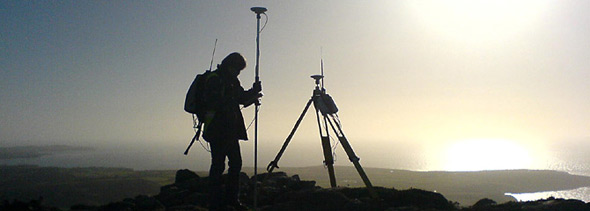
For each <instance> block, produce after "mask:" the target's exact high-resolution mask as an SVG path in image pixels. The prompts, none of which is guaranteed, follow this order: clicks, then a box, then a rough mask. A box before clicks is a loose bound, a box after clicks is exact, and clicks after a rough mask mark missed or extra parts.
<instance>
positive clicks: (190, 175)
mask: <svg viewBox="0 0 590 211" xmlns="http://www.w3.org/2000/svg"><path fill="white" fill-rule="evenodd" d="M191 179H196V180H198V179H199V175H197V174H196V173H195V172H193V171H191V170H188V169H181V170H178V171H177V172H176V177H175V179H174V183H175V184H178V183H182V182H184V181H187V180H191Z"/></svg>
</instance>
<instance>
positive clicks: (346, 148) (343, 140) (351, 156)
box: [327, 118, 378, 198]
mask: <svg viewBox="0 0 590 211" xmlns="http://www.w3.org/2000/svg"><path fill="white" fill-rule="evenodd" d="M327 120H328V122H329V123H330V126H332V129H333V130H334V132H335V133H336V134H339V135H338V140H339V141H340V143H341V144H342V148H344V151H345V152H346V154H347V155H348V159H349V160H350V162H352V163H353V164H354V167H355V168H356V171H357V172H358V173H359V175H360V176H361V179H362V180H363V182H364V183H365V186H367V189H368V190H369V194H370V195H371V197H373V198H378V196H377V193H376V192H375V190H373V185H372V184H371V181H370V180H369V177H367V174H366V173H365V170H363V167H362V166H361V163H359V161H360V160H361V159H360V158H359V157H357V156H356V154H355V153H354V150H352V146H350V143H349V142H348V140H347V139H346V136H344V132H343V131H342V128H341V127H340V125H339V124H338V123H336V122H335V123H332V120H331V119H330V118H327ZM334 124H336V127H337V128H338V130H336V127H334Z"/></svg>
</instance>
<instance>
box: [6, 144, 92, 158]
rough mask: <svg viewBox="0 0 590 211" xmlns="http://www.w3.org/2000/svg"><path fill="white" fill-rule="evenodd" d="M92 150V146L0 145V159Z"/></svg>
mask: <svg viewBox="0 0 590 211" xmlns="http://www.w3.org/2000/svg"><path fill="white" fill-rule="evenodd" d="M90 150H93V149H92V148H90V147H76V146H67V145H49V146H16V147H0V160H10V159H19V158H38V157H42V156H48V155H53V154H57V153H64V152H73V151H90Z"/></svg>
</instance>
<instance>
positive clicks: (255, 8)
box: [250, 7, 267, 14]
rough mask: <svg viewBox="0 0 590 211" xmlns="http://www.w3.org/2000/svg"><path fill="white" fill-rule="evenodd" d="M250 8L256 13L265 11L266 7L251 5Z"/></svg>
mask: <svg viewBox="0 0 590 211" xmlns="http://www.w3.org/2000/svg"><path fill="white" fill-rule="evenodd" d="M250 10H252V12H254V13H256V14H260V13H265V12H266V11H267V9H266V8H264V7H252V8H250Z"/></svg>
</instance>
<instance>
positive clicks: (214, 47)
mask: <svg viewBox="0 0 590 211" xmlns="http://www.w3.org/2000/svg"><path fill="white" fill-rule="evenodd" d="M216 48H217V38H215V45H214V46H213V55H211V64H209V71H211V68H212V67H213V58H214V57H215V49H216Z"/></svg>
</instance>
